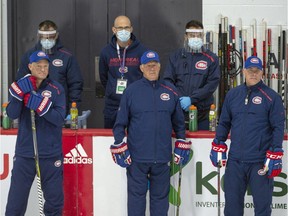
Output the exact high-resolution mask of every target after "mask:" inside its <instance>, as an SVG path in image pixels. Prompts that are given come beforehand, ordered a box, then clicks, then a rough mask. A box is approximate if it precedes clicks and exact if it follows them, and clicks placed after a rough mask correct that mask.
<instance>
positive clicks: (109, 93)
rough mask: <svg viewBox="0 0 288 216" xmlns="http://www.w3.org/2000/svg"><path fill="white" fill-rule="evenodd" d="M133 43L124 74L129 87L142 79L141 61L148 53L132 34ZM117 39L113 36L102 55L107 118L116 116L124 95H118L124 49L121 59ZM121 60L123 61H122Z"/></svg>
mask: <svg viewBox="0 0 288 216" xmlns="http://www.w3.org/2000/svg"><path fill="white" fill-rule="evenodd" d="M131 40H132V43H131V44H130V45H129V46H128V48H127V50H126V56H125V67H127V70H126V71H125V73H124V74H123V75H124V76H123V78H124V79H126V80H127V81H128V82H127V86H129V85H130V84H131V83H133V82H134V81H136V80H139V79H141V78H142V76H143V73H142V72H141V70H140V67H139V66H140V59H141V56H142V54H143V53H144V52H145V51H147V48H145V47H144V46H143V45H142V44H141V43H140V41H139V40H137V39H136V37H135V35H133V34H131ZM116 41H117V38H116V36H115V35H113V37H112V39H111V42H110V43H109V44H108V45H107V46H105V47H104V48H103V49H102V51H101V54H100V60H99V74H100V79H101V83H102V85H103V86H104V88H105V108H104V115H105V116H110V117H111V116H115V117H116V113H117V109H118V107H119V104H120V100H121V97H122V94H116V86H117V79H119V78H121V73H120V72H119V68H120V64H121V63H122V61H123V52H124V48H119V51H120V59H119V56H118V53H117V42H116ZM120 60H121V61H120Z"/></svg>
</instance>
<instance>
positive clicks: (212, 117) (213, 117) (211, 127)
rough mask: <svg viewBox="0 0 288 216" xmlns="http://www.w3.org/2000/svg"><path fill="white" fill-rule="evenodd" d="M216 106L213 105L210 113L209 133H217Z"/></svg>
mask: <svg viewBox="0 0 288 216" xmlns="http://www.w3.org/2000/svg"><path fill="white" fill-rule="evenodd" d="M216 120H217V116H216V106H215V104H211V106H210V111H209V131H216Z"/></svg>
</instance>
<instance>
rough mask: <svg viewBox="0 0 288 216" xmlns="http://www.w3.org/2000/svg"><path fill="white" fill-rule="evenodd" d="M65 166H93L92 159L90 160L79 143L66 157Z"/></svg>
mask: <svg viewBox="0 0 288 216" xmlns="http://www.w3.org/2000/svg"><path fill="white" fill-rule="evenodd" d="M63 163H64V164H92V163H93V160H92V158H89V157H88V155H87V153H86V152H85V150H84V148H83V146H82V145H81V144H80V143H79V144H77V145H76V146H75V148H73V149H71V150H70V152H69V153H67V154H66V155H65V157H64V162H63Z"/></svg>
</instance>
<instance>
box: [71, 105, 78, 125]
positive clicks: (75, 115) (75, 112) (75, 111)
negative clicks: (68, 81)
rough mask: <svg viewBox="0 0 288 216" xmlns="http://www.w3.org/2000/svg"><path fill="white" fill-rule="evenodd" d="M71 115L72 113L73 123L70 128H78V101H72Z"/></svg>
mask: <svg viewBox="0 0 288 216" xmlns="http://www.w3.org/2000/svg"><path fill="white" fill-rule="evenodd" d="M70 115H71V124H70V128H71V129H72V130H77V129H78V109H77V104H76V102H72V105H71V108H70Z"/></svg>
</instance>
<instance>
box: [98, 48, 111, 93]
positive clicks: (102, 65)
mask: <svg viewBox="0 0 288 216" xmlns="http://www.w3.org/2000/svg"><path fill="white" fill-rule="evenodd" d="M108 71H109V67H108V63H107V60H106V58H105V54H104V50H102V52H101V54H100V60H99V76H100V80H101V83H102V85H103V87H104V88H105V89H106V86H107V81H108Z"/></svg>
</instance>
